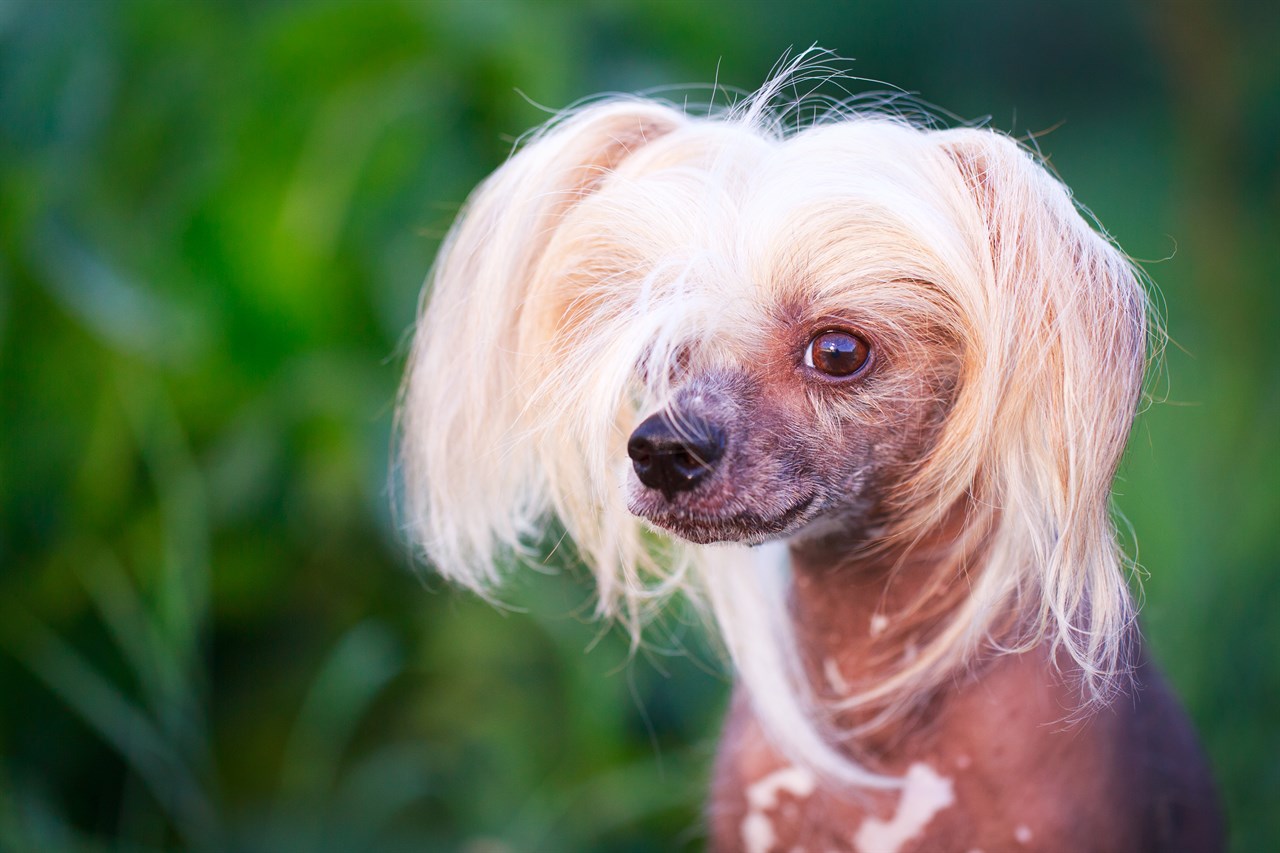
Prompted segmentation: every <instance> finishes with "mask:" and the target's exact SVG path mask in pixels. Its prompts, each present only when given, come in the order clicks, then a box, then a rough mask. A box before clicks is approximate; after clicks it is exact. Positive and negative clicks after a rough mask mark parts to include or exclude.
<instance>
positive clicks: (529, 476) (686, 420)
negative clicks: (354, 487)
mask: <svg viewBox="0 0 1280 853" xmlns="http://www.w3.org/2000/svg"><path fill="white" fill-rule="evenodd" d="M760 115H761V113H760V111H759V110H758V109H752V110H744V111H730V112H729V113H728V114H726V115H723V116H720V117H716V118H693V117H690V116H687V115H685V114H684V113H683V112H681V111H678V110H676V109H673V108H671V107H668V106H665V105H662V104H659V103H655V102H652V101H646V100H611V101H606V102H602V103H597V104H594V105H591V106H587V107H584V108H582V109H580V110H578V111H576V112H574V113H573V114H571V115H569V116H568V117H566V118H564V119H563V120H561V121H559V122H556V123H554V124H553V125H551V126H550V127H548V128H546V129H544V130H543V131H542V132H540V133H539V134H537V135H535V136H534V137H532V139H531V140H530V141H529V142H528V143H527V144H526V145H525V146H524V147H523V148H522V149H521V150H520V151H519V152H518V153H517V154H515V155H514V156H513V157H512V159H511V160H510V161H509V162H508V163H507V164H506V165H504V166H503V167H502V168H501V169H500V170H498V172H497V173H495V174H494V175H493V176H492V177H491V178H489V180H488V181H486V182H485V184H484V185H483V186H482V187H481V188H480V189H479V190H477V192H476V194H475V195H474V196H473V197H472V199H471V200H470V201H469V202H468V205H467V207H466V209H465V210H464V211H463V213H462V215H461V217H460V218H459V221H458V223H457V225H455V227H454V230H453V231H452V232H451V234H450V236H449V238H448V240H447V241H446V243H445V245H444V247H443V248H442V251H441V255H440V258H439V260H438V261H437V265H436V268H435V271H434V275H433V277H432V279H431V282H430V301H429V303H428V305H427V307H426V309H425V311H424V315H423V317H422V319H421V322H420V325H419V329H418V332H417V336H416V339H415V343H414V349H413V355H412V360H411V366H410V373H409V378H408V381H407V383H406V386H405V394H404V399H403V405H402V408H401V417H402V442H403V444H402V463H403V468H404V472H405V475H406V501H405V504H406V509H407V510H408V518H407V520H408V522H409V524H410V525H411V526H412V528H413V531H414V533H415V534H416V536H417V538H418V539H419V541H421V542H422V543H423V544H424V545H425V550H426V552H427V554H428V556H429V557H430V559H431V560H432V561H433V562H434V563H435V564H436V565H437V566H438V567H439V568H440V570H441V571H443V572H444V573H445V574H446V575H449V576H451V577H453V578H455V579H457V580H460V581H462V582H464V583H467V584H469V585H471V586H472V587H473V588H478V589H485V588H487V587H489V586H490V585H491V583H492V582H493V581H495V580H496V579H497V574H496V572H497V569H496V568H495V567H496V566H498V565H500V564H504V563H510V562H511V561H510V559H509V555H510V554H511V553H512V552H516V553H520V552H521V551H522V550H523V549H525V548H526V547H527V546H528V544H529V543H530V542H531V541H533V540H534V539H535V538H536V535H537V530H538V529H539V527H540V526H541V525H542V524H543V523H544V522H545V521H546V520H547V519H548V517H549V516H552V515H555V516H557V517H558V518H559V519H560V520H561V521H562V522H563V523H564V525H565V528H566V530H567V532H568V534H569V535H570V536H571V537H572V538H573V540H574V542H575V543H576V545H577V547H578V550H579V553H580V554H581V555H582V557H583V559H584V561H585V562H586V563H587V564H588V565H590V566H591V567H592V568H593V570H594V571H595V572H596V574H597V577H598V580H599V586H600V593H601V601H602V603H603V605H604V607H605V609H606V610H608V609H609V608H610V607H611V606H612V604H613V603H614V602H615V601H616V600H622V601H625V602H627V603H628V604H629V605H631V607H630V611H631V612H633V613H634V612H635V611H636V610H638V609H641V608H642V607H643V605H644V604H645V603H646V602H649V601H651V600H653V598H654V595H655V587H654V585H653V583H652V578H654V577H657V578H658V585H657V586H658V591H666V590H669V589H671V588H678V587H687V586H691V585H693V581H694V580H695V579H696V575H697V573H696V572H689V571H688V570H689V569H690V568H691V567H696V565H697V563H698V554H699V551H698V549H697V548H694V547H692V546H688V545H682V544H680V543H696V544H699V545H701V544H705V543H713V542H737V543H747V544H753V543H758V542H761V541H764V540H767V539H777V538H785V537H793V536H802V537H803V536H848V537H854V538H856V539H858V540H859V541H860V542H863V543H867V542H875V541H880V540H887V539H893V538H895V537H896V538H907V539H910V538H911V537H914V536H919V535H920V534H921V533H922V532H923V531H927V530H929V529H930V527H931V526H934V525H937V524H938V523H939V522H940V520H941V519H943V518H944V517H947V516H948V514H950V513H953V512H954V510H955V509H956V507H957V506H962V507H964V517H966V518H968V519H970V522H971V524H972V525H973V526H974V527H975V528H981V530H982V531H983V532H982V538H983V541H984V543H985V544H984V548H985V550H984V554H983V561H984V569H983V571H982V572H981V573H979V574H977V575H975V576H973V577H970V578H967V579H965V581H964V582H965V583H969V584H972V587H973V592H972V594H971V596H970V599H971V602H972V606H971V607H969V608H968V609H967V610H966V613H965V614H964V616H963V617H962V618H964V619H968V620H970V621H971V622H972V623H973V624H971V625H969V626H968V627H969V629H970V630H966V631H951V632H947V636H949V637H951V638H952V640H951V641H950V642H954V643H960V640H959V639H956V638H959V637H961V636H963V637H964V638H966V639H965V641H964V642H965V643H968V644H969V645H967V646H966V648H967V649H969V650H972V641H973V638H975V637H978V638H980V637H981V636H982V635H983V634H984V631H985V630H986V627H987V625H986V623H984V622H983V620H984V619H991V618H994V616H993V614H997V613H1000V612H1008V611H1009V609H1011V608H1016V609H1017V610H1018V611H1019V612H1022V613H1026V614H1029V624H1030V625H1031V626H1032V633H1033V634H1036V635H1037V636H1039V637H1044V636H1050V637H1053V638H1054V639H1055V640H1056V641H1059V642H1060V643H1061V644H1062V645H1063V646H1065V647H1066V649H1067V650H1068V651H1069V652H1070V653H1071V655H1072V656H1073V657H1075V659H1076V660H1077V661H1078V662H1079V663H1080V664H1081V666H1082V667H1083V669H1084V671H1085V672H1086V673H1091V674H1097V675H1105V674H1107V673H1108V672H1110V671H1111V670H1112V669H1114V667H1115V665H1116V662H1117V661H1116V655H1117V653H1118V648H1119V645H1118V637H1119V635H1120V634H1121V632H1122V629H1123V627H1124V625H1125V624H1126V622H1127V620H1128V618H1129V610H1128V601H1129V599H1128V594H1127V591H1126V583H1125V577H1124V573H1123V572H1122V570H1121V566H1122V564H1121V559H1120V557H1119V553H1118V551H1117V549H1116V545H1115V541H1114V535H1113V532H1112V528H1111V522H1110V518H1109V514H1108V498H1109V493H1110V483H1111V479H1112V477H1113V475H1114V471H1115V467H1116V465H1117V463H1118V460H1119V458H1120V454H1121V452H1122V449H1123V446H1124V443H1125V440H1126V437H1127V435H1128V430H1129V425H1130V421H1131V418H1132V415H1133V412H1134V408H1135V405H1136V402H1137V400H1138V398H1139V392H1140V385H1141V378H1142V374H1143V368H1144V363H1145V311H1146V300H1145V295H1144V292H1143V290H1142V288H1141V286H1140V285H1139V283H1138V281H1137V279H1136V277H1135V274H1134V272H1133V270H1132V267H1131V265H1130V264H1129V263H1128V262H1127V260H1126V259H1125V257H1124V256H1123V255H1122V254H1121V253H1120V252H1118V251H1117V250H1116V249H1115V248H1114V247H1113V246H1112V245H1111V244H1110V243H1109V242H1108V241H1107V240H1106V239H1105V238H1104V237H1102V236H1100V235H1099V234H1098V233H1096V232H1095V231H1094V230H1092V229H1091V228H1090V227H1089V226H1088V224H1087V223H1086V222H1085V220H1084V219H1083V218H1082V217H1081V215H1080V214H1079V212H1078V211H1077V210H1076V209H1075V207H1074V206H1073V204H1072V202H1071V200H1070V197H1069V194H1068V193H1067V191H1066V190H1065V188H1064V187H1062V185H1061V184H1060V183H1059V182H1058V181H1057V180H1055V179H1054V178H1053V177H1052V175H1050V174H1049V173H1048V171H1047V170H1046V169H1045V168H1044V167H1043V166H1042V165H1041V164H1040V163H1039V162H1038V160H1037V159H1036V158H1035V157H1033V156H1032V155H1031V154H1030V153H1029V152H1027V151H1026V150H1024V149H1023V148H1021V147H1020V146H1018V145H1017V144H1016V143H1015V142H1013V141H1012V140H1010V139H1009V138H1007V137H1005V136H1002V135H1000V134H998V133H994V132H990V131H985V130H972V129H962V130H947V131H931V130H925V129H921V128H918V127H914V126H911V125H909V124H908V123H906V122H904V121H901V120H899V119H896V118H891V117H885V116H878V115H859V114H856V113H854V114H849V115H845V116H843V117H840V118H838V119H833V120H830V121H827V122H824V123H820V124H818V125H816V126H812V127H809V128H806V129H803V130H799V131H793V132H781V131H779V130H778V129H777V128H776V127H773V126H771V125H770V124H769V123H768V122H767V121H763V120H761V118H760ZM637 519H643V522H640V521H638V520H637ZM645 525H648V526H650V527H653V528H657V529H659V530H661V531H665V532H669V533H671V534H674V536H675V537H677V540H676V544H675V545H672V546H670V547H668V549H667V550H666V551H664V552H663V554H662V556H661V557H658V556H655V549H654V543H653V541H652V538H651V537H649V536H647V535H645V533H644V530H645ZM1037 632H1038V633H1037ZM731 645H732V643H731ZM957 648H958V647H957ZM960 657H963V655H962V654H961V652H959V651H957V652H956V653H955V654H952V655H950V656H948V655H935V656H933V657H932V658H929V657H928V656H922V659H928V660H933V661H935V662H938V671H937V672H935V673H933V675H935V676H936V675H938V673H939V672H941V670H942V668H943V664H942V662H944V661H949V662H950V663H955V662H956V661H957V660H959V659H960Z"/></svg>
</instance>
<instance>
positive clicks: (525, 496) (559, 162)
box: [398, 100, 686, 592]
mask: <svg viewBox="0 0 1280 853" xmlns="http://www.w3.org/2000/svg"><path fill="white" fill-rule="evenodd" d="M685 121H686V119H685V117H684V116H683V115H682V114H681V113H678V112H677V111H675V110H673V109H670V108H668V107H665V106H662V105H659V104H656V103H653V102H647V101H629V100H614V101H608V102H603V103H597V104H594V105H590V106H587V107H584V108H581V109H579V110H577V111H575V112H574V113H572V114H570V115H569V116H568V117H567V118H564V119H563V120H560V121H557V122H555V123H553V124H552V125H549V126H548V127H547V128H545V129H544V130H543V131H541V132H540V133H538V134H537V135H535V136H534V137H533V138H532V139H531V140H530V141H529V142H528V143H527V144H525V145H524V146H523V147H522V148H521V149H520V150H519V151H518V153H516V154H515V155H514V156H512V158H511V159H510V160H509V161H508V162H507V163H506V164H505V165H503V166H502V167H501V168H500V169H498V171H497V172H495V173H494V174H493V175H492V176H491V177H489V179H488V180H486V181H485V182H484V183H483V184H482V185H481V186H480V187H479V188H478V189H477V190H476V191H475V192H474V194H473V195H472V196H471V198H470V199H469V200H468V202H467V204H466V206H465V208H464V209H463V211H462V213H461V215H460V216H459V218H458V220H457V222H456V223H455V224H454V226H453V229H452V230H451V231H450V233H449V235H448V236H447V237H446V239H445V241H444V244H443V245H442V247H441V249H440V253H439V256H438V257H437V260H436V264H435V267H434V269H433V272H432V275H431V277H430V279H429V286H428V288H427V289H426V290H425V291H424V293H425V297H426V300H427V301H426V302H425V303H424V309H423V311H422V314H421V317H420V320H419V325H418V329H417V332H416V335H415V339H414V343H413V348H412V352H411V355H410V364H409V369H408V373H407V378H406V381H405V385H404V388H403V390H402V396H401V405H400V410H399V430H398V434H399V441H400V448H399V451H400V453H399V463H400V473H401V475H402V488H403V492H402V495H401V501H400V507H401V511H402V513H403V515H404V518H403V522H404V523H405V524H406V526H407V527H408V528H409V531H408V532H409V533H410V535H411V536H412V537H413V538H414V539H416V540H417V542H418V543H419V544H421V545H422V546H423V548H424V550H425V553H426V555H427V557H428V558H429V559H430V560H431V562H432V563H433V564H434V565H435V567H436V568H438V569H439V570H440V571H441V572H442V573H443V574H444V575H446V576H447V577H449V578H451V579H453V580H455V581H458V582H460V583H463V584H465V585H467V586H469V587H471V588H472V589H475V590H477V591H480V592H484V591H486V589H488V588H491V586H492V585H493V583H494V582H496V581H497V580H498V569H499V567H501V566H503V565H506V564H509V563H510V562H511V561H510V559H509V557H510V555H511V553H512V552H519V551H520V550H521V549H522V548H523V547H527V546H528V545H529V544H530V539H531V538H533V537H535V536H537V531H538V527H539V526H540V522H543V521H545V520H546V519H545V518H544V516H546V515H547V514H548V510H549V504H550V503H553V502H554V500H555V498H554V496H552V495H550V494H549V492H550V489H549V488H548V486H547V483H546V479H547V477H548V476H549V475H548V474H547V472H546V469H547V467H548V466H546V465H545V464H537V459H536V458H535V457H536V454H537V452H538V450H537V446H536V445H537V443H536V442H534V441H532V440H529V436H528V431H529V430H530V429H531V427H530V425H529V424H527V423H524V422H523V420H522V415H523V414H524V412H525V411H526V409H527V407H528V405H529V396H530V388H529V385H530V382H531V380H530V377H529V375H528V374H529V372H530V371H529V370H528V368H527V364H528V362H529V359H531V358H533V357H534V353H533V352H532V351H533V350H536V349H537V348H538V347H539V346H540V345H541V343H542V342H539V341H532V340H530V339H529V338H530V335H529V329H530V327H531V325H536V323H533V322H531V320H530V317H533V316H539V315H542V314H545V313H546V312H547V311H548V307H547V306H546V305H544V304H542V303H543V302H545V301H546V299H545V298H544V297H543V296H541V295H540V294H542V293H545V292H547V291H554V290H555V284H554V282H547V281H545V280H544V281H538V280H537V279H538V278H539V277H540V276H541V277H542V278H543V279H546V278H548V277H550V278H554V277H555V276H556V273H557V271H556V270H555V269H550V270H547V269H543V267H546V266H547V265H548V264H550V265H551V266H554V263H553V262H552V261H553V260H554V259H550V260H548V261H547V263H544V256H545V255H546V253H547V251H546V250H547V246H548V245H549V244H550V243H551V242H552V241H553V240H554V239H555V236H556V234H557V230H558V228H559V227H560V225H561V223H562V222H564V221H565V220H566V218H567V217H569V216H570V215H571V214H572V212H573V211H574V210H575V208H576V207H577V206H578V205H580V204H581V202H582V201H583V200H584V199H586V198H588V197H589V196H591V195H592V194H593V193H595V192H597V191H599V190H600V188H601V187H603V186H604V185H606V184H607V183H608V182H609V181H610V180H611V178H612V177H613V175H614V173H615V170H616V169H618V168H619V167H620V166H621V165H622V164H623V163H624V162H625V161H626V160H627V159H628V158H630V157H631V156H632V155H633V154H634V153H635V152H637V151H639V150H641V149H643V148H644V147H645V146H647V145H648V144H649V143H651V142H653V141H654V140H657V139H660V138H662V137H664V136H666V135H667V134H669V133H671V132H672V131H674V130H676V129H677V128H679V127H680V126H681V125H682V124H683V123H685ZM544 378H545V377H544ZM551 476H554V475H551Z"/></svg>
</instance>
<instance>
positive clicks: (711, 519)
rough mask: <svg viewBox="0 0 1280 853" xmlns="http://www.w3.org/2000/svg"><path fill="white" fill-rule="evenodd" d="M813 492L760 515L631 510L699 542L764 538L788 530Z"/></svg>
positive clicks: (804, 510) (682, 536) (668, 530)
mask: <svg viewBox="0 0 1280 853" xmlns="http://www.w3.org/2000/svg"><path fill="white" fill-rule="evenodd" d="M816 498H817V496H816V495H808V496H806V497H804V498H801V499H800V500H799V501H796V502H795V503H794V504H792V505H791V506H790V507H788V508H787V509H785V510H783V511H782V512H780V513H778V514H776V515H770V516H763V515H760V514H758V513H753V512H740V513H735V514H734V515H730V516H724V517H717V516H714V515H712V516H707V515H699V514H697V513H692V512H689V511H688V510H680V511H675V512H673V511H671V510H670V509H667V510H664V511H648V512H646V511H643V510H639V509H638V508H637V507H635V506H634V505H633V506H632V507H631V511H632V512H633V513H635V514H636V515H638V516H640V517H641V518H644V519H645V520H647V521H648V522H649V523H650V524H652V525H654V526H655V527H659V528H661V529H662V530H664V531H666V532H668V533H673V534H675V535H676V536H679V537H680V538H682V539H687V540H689V541H690V542H693V543H695V544H698V545H707V544H710V543H712V542H741V543H756V542H763V541H765V540H767V539H770V538H772V537H774V536H777V535H779V534H782V533H786V532H788V530H789V528H790V527H791V526H792V524H793V523H794V522H795V521H796V520H797V519H798V518H800V517H801V516H802V515H804V513H805V512H806V511H807V510H808V509H809V508H810V507H811V506H813V503H814V501H815V500H816Z"/></svg>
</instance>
